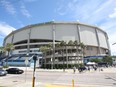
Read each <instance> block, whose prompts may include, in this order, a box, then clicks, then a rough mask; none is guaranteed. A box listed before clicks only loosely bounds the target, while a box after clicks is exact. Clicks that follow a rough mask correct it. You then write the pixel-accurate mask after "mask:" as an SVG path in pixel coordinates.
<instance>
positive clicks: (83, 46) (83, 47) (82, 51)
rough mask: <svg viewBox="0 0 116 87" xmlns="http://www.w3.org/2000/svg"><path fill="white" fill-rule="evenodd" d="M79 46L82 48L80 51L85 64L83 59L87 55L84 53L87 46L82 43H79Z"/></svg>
mask: <svg viewBox="0 0 116 87" xmlns="http://www.w3.org/2000/svg"><path fill="white" fill-rule="evenodd" d="M79 46H80V48H81V49H80V52H81V54H82V63H83V60H84V59H83V57H84V54H85V53H84V49H85V47H86V46H85V45H84V43H83V42H80V43H79Z"/></svg>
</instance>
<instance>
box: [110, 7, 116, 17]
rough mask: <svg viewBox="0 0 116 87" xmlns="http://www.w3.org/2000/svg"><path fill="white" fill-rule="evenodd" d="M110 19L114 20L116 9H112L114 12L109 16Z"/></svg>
mask: <svg viewBox="0 0 116 87" xmlns="http://www.w3.org/2000/svg"><path fill="white" fill-rule="evenodd" d="M109 17H110V18H116V8H115V9H114V12H113V13H112V14H110V15H109Z"/></svg>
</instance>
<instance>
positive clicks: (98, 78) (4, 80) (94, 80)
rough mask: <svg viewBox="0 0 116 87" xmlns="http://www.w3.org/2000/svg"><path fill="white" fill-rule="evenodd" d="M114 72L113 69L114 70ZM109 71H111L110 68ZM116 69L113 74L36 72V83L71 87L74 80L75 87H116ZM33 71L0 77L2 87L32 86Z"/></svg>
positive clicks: (103, 72)
mask: <svg viewBox="0 0 116 87" xmlns="http://www.w3.org/2000/svg"><path fill="white" fill-rule="evenodd" d="M112 70H113V69H112ZM109 71H111V69H110V68H109ZM114 71H116V68H114V70H113V72H108V69H107V72H105V71H90V72H89V71H87V72H83V73H79V72H76V73H75V74H74V73H73V71H72V70H66V71H65V72H63V71H62V70H61V71H58V70H56V71H55V70H54V71H50V70H36V76H35V77H36V78H35V83H40V84H41V83H42V84H56V85H58V84H62V85H68V86H70V87H71V85H72V80H74V83H75V87H77V86H79V87H80V85H90V87H97V86H98V87H116V73H115V72H114ZM32 75H33V70H27V72H26V73H23V74H18V75H15V74H8V75H7V76H3V77H0V86H5V87H16V85H17V84H22V83H30V86H29V87H31V86H32V85H31V84H32Z"/></svg>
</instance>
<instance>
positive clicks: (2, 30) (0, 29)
mask: <svg viewBox="0 0 116 87" xmlns="http://www.w3.org/2000/svg"><path fill="white" fill-rule="evenodd" d="M13 30H16V29H15V28H13V27H11V26H10V25H8V24H6V23H5V22H0V37H1V38H4V37H5V36H6V35H8V34H9V33H11V32H12V31H13Z"/></svg>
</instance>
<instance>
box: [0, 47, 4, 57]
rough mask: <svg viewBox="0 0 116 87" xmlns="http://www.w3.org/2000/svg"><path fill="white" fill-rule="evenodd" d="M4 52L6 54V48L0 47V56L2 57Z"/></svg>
mask: <svg viewBox="0 0 116 87" xmlns="http://www.w3.org/2000/svg"><path fill="white" fill-rule="evenodd" d="M3 52H4V47H3V46H0V56H2V54H3Z"/></svg>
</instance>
